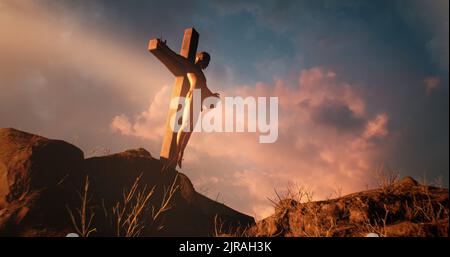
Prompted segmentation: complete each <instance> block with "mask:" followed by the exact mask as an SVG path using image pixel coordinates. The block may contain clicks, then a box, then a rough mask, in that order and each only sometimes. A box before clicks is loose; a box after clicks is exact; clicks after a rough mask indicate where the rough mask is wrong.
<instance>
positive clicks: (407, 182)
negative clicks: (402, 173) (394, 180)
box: [398, 176, 419, 187]
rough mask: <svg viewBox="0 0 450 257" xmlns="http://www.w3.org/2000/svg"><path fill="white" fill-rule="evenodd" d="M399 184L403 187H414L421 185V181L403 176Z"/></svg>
mask: <svg viewBox="0 0 450 257" xmlns="http://www.w3.org/2000/svg"><path fill="white" fill-rule="evenodd" d="M398 184H399V185H400V186H403V187H414V186H418V185H419V183H418V182H417V181H416V180H414V179H413V178H412V177H410V176H406V177H404V178H402V180H400V181H399V183H398Z"/></svg>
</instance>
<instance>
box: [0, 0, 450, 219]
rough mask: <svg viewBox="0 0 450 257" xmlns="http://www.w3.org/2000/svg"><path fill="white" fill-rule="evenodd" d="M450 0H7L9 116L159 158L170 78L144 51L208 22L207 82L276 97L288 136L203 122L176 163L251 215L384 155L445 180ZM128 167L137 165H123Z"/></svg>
mask: <svg viewBox="0 0 450 257" xmlns="http://www.w3.org/2000/svg"><path fill="white" fill-rule="evenodd" d="M448 5H449V2H448V1H447V0H421V1H419V0H397V1H395V0H389V1H387V0H386V1H383V0H380V1H363V0H340V1H332V0H317V1H300V0H298V1H289V0H286V1H264V0H261V1H214V0H213V1H136V0H132V1H113V0H109V1H106V0H93V1H69V0H63V1H55V0H52V1H51V0H36V1H22V0H17V1H16V0H14V1H13V0H0V32H1V33H0V127H14V128H17V129H21V130H25V131H28V132H31V133H35V134H40V135H43V136H46V137H49V138H57V139H63V140H66V141H67V142H70V143H72V144H75V145H77V146H78V147H80V148H81V149H82V150H83V151H84V152H85V156H86V157H89V156H97V155H104V154H108V153H114V152H119V151H123V150H126V149H131V148H137V147H144V148H146V149H147V150H149V151H150V153H151V154H152V155H153V156H155V157H158V156H159V150H160V147H161V143H162V135H163V132H164V122H165V119H166V112H167V109H168V105H169V99H170V90H171V87H172V85H173V83H174V78H173V76H172V74H170V73H169V72H168V71H167V70H166V68H165V67H164V66H163V65H162V64H161V63H159V61H158V60H157V59H156V58H155V57H154V56H152V55H151V54H150V53H149V52H148V50H147V44H148V40H149V39H151V38H156V37H162V38H163V39H165V40H167V44H168V45H169V47H171V48H172V49H174V50H175V51H178V50H179V48H180V46H181V40H182V36H183V31H184V29H185V28H188V27H195V29H196V30H197V31H198V32H199V33H200V43H199V51H207V52H208V53H210V55H211V63H210V66H209V67H208V68H207V69H206V71H205V74H206V77H207V81H208V87H209V88H210V89H211V90H212V91H214V92H219V93H221V95H222V96H242V97H245V96H275V97H278V98H279V137H278V140H277V141H276V142H275V143H273V144H260V143H259V141H258V135H257V134H254V133H197V134H194V135H193V136H192V138H191V140H190V142H189V145H188V147H187V149H186V153H185V160H184V164H183V168H182V169H181V170H180V171H181V172H183V173H185V174H187V175H188V176H189V177H190V178H191V180H192V182H193V184H194V186H195V188H196V189H197V190H198V191H200V192H202V193H204V194H205V195H207V196H209V197H211V198H213V199H217V200H218V201H220V202H223V203H225V204H227V205H229V206H230V207H232V208H235V209H237V210H239V211H242V212H244V213H247V214H249V215H252V216H254V217H256V218H257V219H260V218H263V217H266V216H267V215H269V214H271V213H272V212H273V206H272V205H271V202H270V201H269V200H268V198H273V197H274V196H275V193H274V191H275V190H277V191H283V190H285V189H286V188H288V187H290V186H292V185H301V186H305V187H307V188H308V189H310V190H311V191H313V193H314V197H315V199H325V198H329V197H335V196H337V195H338V194H339V195H340V194H346V193H351V192H356V191H359V190H364V189H366V188H368V187H371V186H373V185H374V184H375V183H376V179H377V178H376V176H375V175H374V174H375V173H376V172H375V171H376V170H377V169H379V167H384V169H386V170H392V171H395V172H399V173H400V174H401V176H406V175H409V176H413V177H415V178H417V179H422V178H425V179H426V180H427V181H432V180H434V179H440V180H441V181H442V182H443V184H444V185H445V186H448V181H449V178H448V177H449V176H448V175H449V161H448V156H449V132H448V131H449V118H448V117H449V113H448V112H449V91H448V90H449V88H448V70H449V61H448V57H449V52H448V49H449V42H448V38H449V35H448V34H449V14H448V10H449V6H448ZM124 172H126V171H124Z"/></svg>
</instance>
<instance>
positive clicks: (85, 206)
mask: <svg viewBox="0 0 450 257" xmlns="http://www.w3.org/2000/svg"><path fill="white" fill-rule="evenodd" d="M77 193H78V196H79V197H80V201H81V206H80V208H77V209H76V214H77V215H74V214H73V212H72V211H71V209H70V208H69V207H68V206H66V208H67V211H68V212H69V216H70V219H71V221H72V224H73V226H74V228H75V231H76V232H77V233H78V235H79V236H81V237H88V236H89V235H90V234H91V233H93V232H95V231H97V229H96V228H94V227H93V225H92V220H93V219H94V216H95V213H94V212H93V210H92V208H91V207H89V206H90V202H91V200H92V197H91V196H89V195H88V194H89V177H88V176H86V179H85V181H84V187H83V192H82V193H80V192H77Z"/></svg>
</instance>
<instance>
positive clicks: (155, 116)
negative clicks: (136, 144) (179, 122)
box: [111, 86, 170, 141]
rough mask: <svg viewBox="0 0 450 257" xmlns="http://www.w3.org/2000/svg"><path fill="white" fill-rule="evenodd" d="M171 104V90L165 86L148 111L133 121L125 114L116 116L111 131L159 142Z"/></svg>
mask: <svg viewBox="0 0 450 257" xmlns="http://www.w3.org/2000/svg"><path fill="white" fill-rule="evenodd" d="M169 102H170V88H169V87H168V86H164V87H162V88H161V90H160V91H159V92H158V93H157V94H156V95H155V97H154V98H153V101H152V102H151V104H150V105H149V108H148V110H145V111H143V112H141V113H139V114H138V115H136V117H135V118H134V119H133V121H130V119H129V118H128V117H127V116H126V115H124V114H121V115H117V116H115V117H114V118H113V120H112V122H111V129H112V130H113V131H115V132H119V133H121V134H122V135H126V136H135V137H139V138H143V139H150V140H154V141H159V140H160V139H161V138H162V137H163V135H164V129H165V127H164V126H165V119H166V116H167V111H168V106H169V105H168V103H169Z"/></svg>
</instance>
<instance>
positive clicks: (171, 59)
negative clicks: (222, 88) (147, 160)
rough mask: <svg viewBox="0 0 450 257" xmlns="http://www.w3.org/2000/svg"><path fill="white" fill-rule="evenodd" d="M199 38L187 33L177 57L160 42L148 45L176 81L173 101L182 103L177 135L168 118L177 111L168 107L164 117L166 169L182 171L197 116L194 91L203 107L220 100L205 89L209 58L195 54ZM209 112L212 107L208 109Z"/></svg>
mask: <svg viewBox="0 0 450 257" xmlns="http://www.w3.org/2000/svg"><path fill="white" fill-rule="evenodd" d="M198 36H199V35H198V33H197V32H196V31H195V29H193V28H190V29H186V30H185V33H184V38H183V45H182V48H181V51H180V54H177V53H175V52H174V51H172V50H171V49H170V48H169V47H168V46H167V45H166V42H165V41H162V40H161V39H152V40H150V42H149V51H150V52H151V53H153V54H154V55H155V56H156V57H157V58H158V59H159V60H160V61H161V62H162V63H163V64H164V65H165V66H166V67H167V68H168V69H169V71H170V72H172V74H174V75H175V77H176V81H175V85H174V87H173V90H172V99H175V98H176V97H184V101H185V102H184V105H183V106H184V110H183V112H182V119H181V120H182V124H181V126H180V129H179V130H178V131H175V130H174V127H172V125H171V123H170V120H171V118H172V117H176V113H177V112H178V111H179V109H178V107H174V106H170V108H169V112H168V115H167V121H166V133H165V135H164V139H163V145H162V148H161V159H162V160H166V165H165V167H166V168H171V167H174V166H176V164H178V165H179V166H180V168H181V163H182V160H183V154H184V150H185V149H186V146H187V143H188V141H189V138H190V136H191V134H192V132H193V127H194V118H195V117H198V114H199V113H194V111H196V108H193V95H194V90H200V92H201V102H202V103H203V100H204V99H205V98H207V97H217V98H218V97H219V94H218V93H212V92H211V90H209V88H208V87H207V85H206V78H205V75H204V74H203V70H204V69H206V67H207V66H208V64H209V61H210V56H209V54H208V53H206V52H200V53H196V52H197V44H198ZM208 108H213V107H212V106H208ZM201 111H202V108H200V110H198V112H201ZM163 169H165V168H163Z"/></svg>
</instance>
